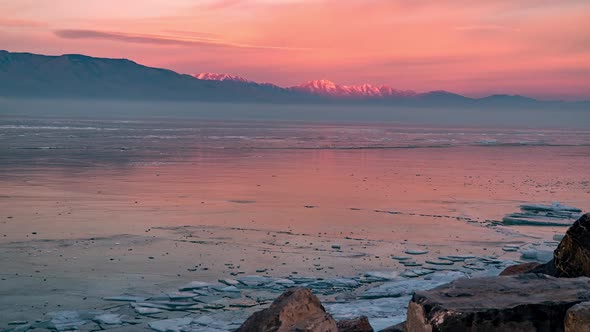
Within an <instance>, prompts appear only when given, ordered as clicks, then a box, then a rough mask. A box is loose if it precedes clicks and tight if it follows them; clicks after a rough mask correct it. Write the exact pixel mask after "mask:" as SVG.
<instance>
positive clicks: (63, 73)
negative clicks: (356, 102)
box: [0, 51, 294, 101]
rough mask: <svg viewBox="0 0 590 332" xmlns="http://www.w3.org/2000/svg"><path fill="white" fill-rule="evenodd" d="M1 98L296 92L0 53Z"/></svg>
mask: <svg viewBox="0 0 590 332" xmlns="http://www.w3.org/2000/svg"><path fill="white" fill-rule="evenodd" d="M0 95H2V96H11V97H54V98H62V97H64V98H65V97H75V98H117V99H119V98H120V99H138V98H141V99H174V100H209V101H214V100H224V101H233V100H236V101H239V100H261V101H273V100H277V101H280V100H290V99H292V97H293V95H294V93H293V92H292V91H289V90H286V89H277V88H274V87H269V86H265V85H260V84H256V83H251V82H236V81H215V80H199V79H196V78H194V77H192V76H190V75H181V74H178V73H176V72H173V71H171V70H167V69H159V68H151V67H146V66H143V65H140V64H137V63H135V62H133V61H130V60H127V59H105V58H94V57H89V56H85V55H78V54H66V55H61V56H46V55H37V54H30V53H10V52H6V51H0Z"/></svg>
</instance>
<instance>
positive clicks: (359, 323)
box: [336, 316, 373, 332]
mask: <svg viewBox="0 0 590 332" xmlns="http://www.w3.org/2000/svg"><path fill="white" fill-rule="evenodd" d="M336 326H337V327H338V332H373V328H372V327H371V324H369V319H368V318H367V316H360V317H355V318H351V319H343V320H341V321H338V323H336Z"/></svg>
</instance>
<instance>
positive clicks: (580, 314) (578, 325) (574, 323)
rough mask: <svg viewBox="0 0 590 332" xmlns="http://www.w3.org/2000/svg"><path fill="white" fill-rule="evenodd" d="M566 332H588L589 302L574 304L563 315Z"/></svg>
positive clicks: (589, 327)
mask: <svg viewBox="0 0 590 332" xmlns="http://www.w3.org/2000/svg"><path fill="white" fill-rule="evenodd" d="M565 331H566V332H590V302H584V303H580V304H576V305H575V306H573V307H571V308H569V310H568V311H567V313H566V315H565Z"/></svg>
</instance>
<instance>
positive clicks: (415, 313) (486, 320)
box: [406, 274, 590, 332]
mask: <svg viewBox="0 0 590 332" xmlns="http://www.w3.org/2000/svg"><path fill="white" fill-rule="evenodd" d="M588 299H590V279H589V278H586V277H580V278H571V279H559V278H554V277H550V276H547V275H543V274H524V275H519V276H502V277H486V278H475V279H458V280H455V281H453V282H451V283H449V284H445V285H442V286H439V287H437V288H434V289H432V290H429V291H420V292H417V293H416V294H414V296H413V298H412V300H411V301H410V304H409V306H408V320H407V323H406V330H407V331H411V332H420V331H457V332H460V331H563V330H564V319H565V316H566V311H567V310H568V309H569V308H571V307H573V306H574V305H576V304H578V303H581V302H584V301H587V300H588Z"/></svg>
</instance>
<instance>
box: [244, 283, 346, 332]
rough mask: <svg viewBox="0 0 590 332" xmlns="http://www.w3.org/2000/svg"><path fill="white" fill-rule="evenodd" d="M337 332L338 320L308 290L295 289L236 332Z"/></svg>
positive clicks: (287, 292)
mask: <svg viewBox="0 0 590 332" xmlns="http://www.w3.org/2000/svg"><path fill="white" fill-rule="evenodd" d="M275 331H276V332H294V331H298V332H337V331H338V327H337V326H336V321H335V320H334V319H333V318H332V316H330V314H328V313H327V312H326V310H325V309H324V307H323V306H322V304H321V303H320V300H318V298H317V297H316V296H315V295H313V294H312V292H311V291H310V290H309V289H307V288H292V289H289V290H287V291H286V292H284V293H283V294H281V296H279V297H278V298H277V299H276V300H275V301H274V302H273V303H272V304H271V305H270V307H269V308H267V309H264V310H261V311H257V312H255V313H254V314H252V316H250V317H249V318H248V319H247V320H246V321H245V322H244V323H243V324H242V326H240V328H239V329H237V330H236V332H275Z"/></svg>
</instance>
